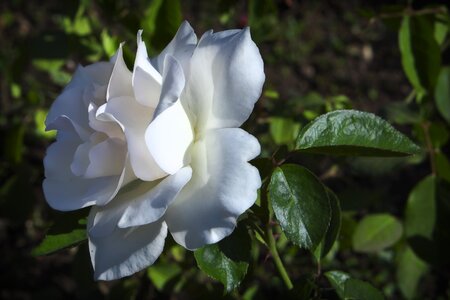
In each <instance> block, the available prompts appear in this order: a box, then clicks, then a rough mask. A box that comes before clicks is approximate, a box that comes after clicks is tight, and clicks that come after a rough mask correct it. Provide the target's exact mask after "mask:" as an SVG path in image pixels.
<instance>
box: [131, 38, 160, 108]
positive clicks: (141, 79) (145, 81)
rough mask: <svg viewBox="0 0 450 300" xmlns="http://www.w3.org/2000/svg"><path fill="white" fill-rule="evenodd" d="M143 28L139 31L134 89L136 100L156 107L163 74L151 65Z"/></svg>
mask: <svg viewBox="0 0 450 300" xmlns="http://www.w3.org/2000/svg"><path fill="white" fill-rule="evenodd" d="M141 35H142V30H139V31H138V36H137V44H138V49H137V53H136V60H135V61H134V70H133V90H134V95H135V98H136V101H137V102H139V103H140V104H142V105H145V106H148V107H153V108H155V107H156V106H157V105H158V100H159V95H160V94H161V83H162V78H161V74H160V73H159V72H158V71H157V70H156V69H155V68H154V67H153V66H152V65H151V63H150V60H149V58H148V56H147V48H146V47H145V43H144V42H143V41H142V36H141Z"/></svg>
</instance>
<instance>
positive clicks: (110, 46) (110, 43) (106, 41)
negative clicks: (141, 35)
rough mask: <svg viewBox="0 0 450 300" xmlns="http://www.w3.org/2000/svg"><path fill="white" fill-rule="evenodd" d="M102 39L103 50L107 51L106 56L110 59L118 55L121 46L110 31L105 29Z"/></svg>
mask: <svg viewBox="0 0 450 300" xmlns="http://www.w3.org/2000/svg"><path fill="white" fill-rule="evenodd" d="M101 39H102V46H103V50H104V51H105V53H106V55H107V56H108V57H112V56H113V55H114V54H115V53H116V51H117V48H118V46H119V43H118V41H117V38H116V37H112V36H110V35H109V34H108V31H107V30H106V29H103V31H102V33H101Z"/></svg>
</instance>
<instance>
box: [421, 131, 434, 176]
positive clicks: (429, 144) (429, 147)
mask: <svg viewBox="0 0 450 300" xmlns="http://www.w3.org/2000/svg"><path fill="white" fill-rule="evenodd" d="M421 125H422V129H423V133H424V136H425V142H426V144H427V150H428V154H429V155H430V168H431V174H433V175H436V151H435V150H434V147H433V142H432V141H431V137H430V123H429V122H424V123H422V124H421Z"/></svg>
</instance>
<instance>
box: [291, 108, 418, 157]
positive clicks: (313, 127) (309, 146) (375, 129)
mask: <svg viewBox="0 0 450 300" xmlns="http://www.w3.org/2000/svg"><path fill="white" fill-rule="evenodd" d="M295 149H296V150H297V151H300V152H311V153H320V154H329V155H354V156H404V155H411V154H417V153H418V152H419V151H420V149H419V148H418V147H417V146H416V145H415V144H414V143H413V142H411V141H410V140H409V139H408V138H407V137H406V136H404V135H403V134H401V133H400V132H398V131H397V130H396V129H394V128H393V127H392V126H391V125H390V124H389V123H387V122H386V121H384V120H382V119H381V118H379V117H377V116H375V115H373V114H371V113H365V112H360V111H354V110H337V111H333V112H330V113H328V114H325V115H322V116H320V117H318V118H317V119H315V120H314V121H312V122H311V123H309V124H308V125H307V126H305V127H304V128H303V129H302V130H301V132H300V134H299V135H298V138H297V141H296V148H295Z"/></svg>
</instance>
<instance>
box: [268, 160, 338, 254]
mask: <svg viewBox="0 0 450 300" xmlns="http://www.w3.org/2000/svg"><path fill="white" fill-rule="evenodd" d="M269 196H270V201H271V203H272V207H273V211H274V213H275V216H276V217H277V219H278V221H279V223H280V226H281V228H282V229H283V231H284V233H285V234H286V236H287V238H288V239H289V240H291V241H292V242H293V243H294V244H296V245H298V246H300V247H303V248H306V249H315V248H316V247H317V245H318V244H319V243H320V242H321V241H322V239H323V238H324V236H325V233H326V232H327V229H328V226H329V224H330V219H331V208H330V201H329V199H328V195H327V191H326V189H325V187H324V186H323V185H322V183H321V182H320V181H319V179H317V177H316V176H315V175H314V174H313V173H311V172H310V171H309V170H308V169H306V168H304V167H301V166H298V165H289V164H287V165H283V166H281V167H278V168H277V169H275V171H274V172H273V174H272V178H271V181H270V184H269Z"/></svg>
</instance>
